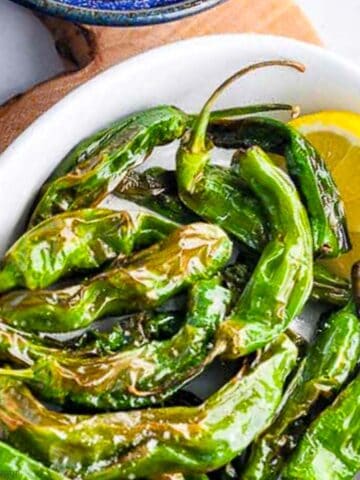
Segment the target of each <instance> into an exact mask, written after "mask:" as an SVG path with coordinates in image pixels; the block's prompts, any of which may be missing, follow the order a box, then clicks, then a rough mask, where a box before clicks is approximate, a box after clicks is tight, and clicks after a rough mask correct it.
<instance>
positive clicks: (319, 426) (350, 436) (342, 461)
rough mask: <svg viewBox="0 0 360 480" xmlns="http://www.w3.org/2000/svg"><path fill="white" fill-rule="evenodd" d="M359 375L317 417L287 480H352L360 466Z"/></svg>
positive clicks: (292, 461) (287, 470)
mask: <svg viewBox="0 0 360 480" xmlns="http://www.w3.org/2000/svg"><path fill="white" fill-rule="evenodd" d="M359 418H360V376H358V377H356V379H355V380H353V382H352V383H350V385H349V386H348V387H347V388H346V389H345V390H344V391H343V392H342V393H341V394H340V395H339V396H338V398H337V399H336V400H335V402H334V403H333V405H331V406H330V407H328V408H327V409H326V410H324V411H323V412H322V414H321V415H320V416H319V417H318V418H317V419H316V420H314V422H313V423H312V424H311V425H310V427H309V429H308V431H307V432H306V433H305V435H304V437H303V438H302V440H301V441H300V444H299V445H298V447H297V449H296V450H295V453H294V454H293V456H292V457H291V459H290V461H289V463H288V465H287V466H286V468H285V470H284V472H283V475H282V478H284V480H298V479H301V480H352V479H353V478H354V476H355V475H356V473H357V472H358V471H359V469H360V428H359Z"/></svg>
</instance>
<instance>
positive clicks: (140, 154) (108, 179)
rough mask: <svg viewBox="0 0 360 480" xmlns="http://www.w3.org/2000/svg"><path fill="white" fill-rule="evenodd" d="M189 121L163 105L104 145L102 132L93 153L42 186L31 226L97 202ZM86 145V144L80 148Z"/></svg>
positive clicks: (180, 132) (140, 116) (129, 123)
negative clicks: (62, 174)
mask: <svg viewBox="0 0 360 480" xmlns="http://www.w3.org/2000/svg"><path fill="white" fill-rule="evenodd" d="M187 123H188V116H187V115H186V114H184V113H183V112H181V110H178V109H177V108H175V107H169V106H160V107H154V108H150V109H148V110H146V111H144V112H141V113H139V114H137V115H133V116H132V117H131V118H130V119H128V120H127V124H126V126H125V127H124V128H120V129H115V133H114V134H112V135H110V138H109V141H107V142H106V146H104V147H103V148H100V147H101V141H100V140H99V138H100V137H101V134H99V135H100V136H99V138H98V141H97V144H98V145H99V148H97V147H95V148H91V146H90V145H88V146H87V152H92V154H91V153H90V154H89V156H88V158H87V160H85V161H83V162H81V163H78V164H77V165H76V167H75V168H74V169H73V170H71V171H70V172H69V173H67V174H65V175H64V176H62V177H58V178H57V179H55V180H53V181H50V182H49V183H48V184H46V185H45V186H44V187H43V189H42V192H41V195H40V200H39V202H38V203H37V205H36V208H35V210H34V212H33V215H32V217H31V220H30V226H34V225H36V224H38V223H39V222H41V221H43V220H45V219H47V218H49V217H52V216H53V215H56V214H57V213H62V212H66V211H69V210H79V209H80V208H87V207H94V206H96V205H98V204H99V203H100V202H101V200H102V199H103V198H104V197H105V196H106V195H107V194H108V193H109V192H111V191H112V190H113V189H114V188H115V187H116V185H117V184H118V183H119V182H120V181H121V179H122V178H124V176H125V175H126V173H127V171H128V170H130V169H132V168H135V167H136V166H138V165H140V164H141V163H142V162H143V161H144V160H145V159H146V158H147V157H148V156H149V155H150V153H151V151H152V150H153V148H154V147H156V146H158V145H165V144H167V143H169V142H172V141H173V140H176V139H177V138H180V137H181V136H182V135H183V134H184V132H185V129H186V126H187ZM83 148H84V145H82V146H81V147H80V150H83ZM77 154H78V153H75V155H77Z"/></svg>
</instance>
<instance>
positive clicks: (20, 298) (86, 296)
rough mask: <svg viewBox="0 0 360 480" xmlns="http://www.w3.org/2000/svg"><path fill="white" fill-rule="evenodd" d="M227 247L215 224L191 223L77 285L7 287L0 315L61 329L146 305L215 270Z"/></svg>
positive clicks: (25, 325) (15, 322)
mask: <svg viewBox="0 0 360 480" xmlns="http://www.w3.org/2000/svg"><path fill="white" fill-rule="evenodd" d="M231 252H232V243H231V241H230V240H229V238H228V237H227V235H226V234H225V233H224V232H223V231H222V230H221V229H220V228H219V227H217V226H215V225H209V224H204V223H195V224H192V225H188V226H186V227H181V228H179V229H177V230H175V231H174V232H173V233H172V234H170V235H169V236H168V237H167V238H165V239H164V240H163V241H161V242H159V243H157V244H155V245H153V246H151V247H149V248H147V249H145V250H142V251H141V252H139V253H137V254H135V255H134V256H132V257H131V258H130V259H129V260H128V261H127V263H126V265H122V266H119V267H117V265H114V267H113V268H112V269H111V270H109V271H107V272H105V273H102V274H100V275H97V276H95V277H93V278H91V279H89V280H87V281H85V282H84V283H82V284H78V285H73V286H70V287H67V288H64V289H60V290H39V291H35V292H28V291H14V292H10V293H8V294H7V295H5V296H3V297H1V298H0V316H2V317H3V318H4V320H5V321H6V322H7V323H9V324H11V325H12V326H14V327H17V328H21V329H23V330H27V331H29V330H30V331H31V330H37V331H42V332H66V331H70V330H76V329H79V328H83V327H86V326H87V325H90V324H91V323H92V322H94V321H95V320H96V319H99V318H102V317H104V316H105V315H112V314H116V315H118V314H123V313H130V312H134V311H139V310H149V309H152V308H155V307H157V306H159V305H161V304H163V303H164V302H165V301H166V300H168V299H169V298H170V297H172V296H173V295H175V294H176V293H178V292H180V291H182V290H183V289H184V288H186V287H187V286H189V285H190V284H192V283H193V282H195V281H197V280H200V279H201V278H207V277H210V276H212V275H214V274H215V273H217V271H218V270H219V269H221V268H222V267H224V266H225V264H226V263H227V261H228V260H229V258H230V256H231Z"/></svg>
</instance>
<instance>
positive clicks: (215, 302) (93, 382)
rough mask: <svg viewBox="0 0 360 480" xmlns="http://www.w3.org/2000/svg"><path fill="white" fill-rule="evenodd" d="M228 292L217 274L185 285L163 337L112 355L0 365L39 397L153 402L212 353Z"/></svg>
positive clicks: (120, 404)
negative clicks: (184, 305)
mask: <svg viewBox="0 0 360 480" xmlns="http://www.w3.org/2000/svg"><path fill="white" fill-rule="evenodd" d="M228 301H229V292H228V291H227V290H226V289H224V288H222V287H221V286H219V280H218V279H217V278H214V279H211V280H202V281H200V282H198V283H196V284H195V285H194V286H193V287H192V288H191V290H190V301H189V307H188V313H187V315H186V321H185V324H184V326H183V327H182V328H181V329H180V331H179V332H178V333H177V334H176V335H174V336H173V337H172V338H170V339H169V340H163V341H154V342H150V343H147V344H145V345H143V346H141V347H139V348H137V349H136V348H134V349H131V350H127V351H125V352H122V353H118V354H115V355H107V356H100V357H90V358H83V357H81V358H79V357H78V356H75V358H73V357H71V356H66V355H59V354H58V353H56V354H52V353H51V352H50V351H49V352H48V354H47V355H44V354H40V355H39V356H38V358H37V359H36V360H35V361H34V364H33V366H32V367H31V368H30V369H26V370H10V369H7V370H1V371H0V373H2V374H3V375H9V376H15V377H16V378H22V379H23V380H24V381H25V382H27V383H29V384H30V385H31V386H32V387H33V388H35V389H36V391H37V392H38V393H39V394H40V395H41V396H42V397H43V398H45V399H47V400H51V401H54V402H55V403H57V404H67V403H70V404H76V405H79V406H82V407H90V408H96V409H101V410H105V409H112V410H121V409H128V408H139V407H144V406H149V405H153V404H158V403H159V402H161V401H162V400H165V399H166V398H168V397H170V396H171V395H172V394H173V393H174V392H175V391H177V390H178V389H179V388H181V387H182V386H183V385H184V383H186V382H188V381H189V380H191V379H192V378H194V377H195V376H196V375H198V374H199V373H201V372H202V370H203V369H204V367H205V366H206V365H207V364H208V363H209V362H210V361H211V360H212V359H213V357H214V355H215V354H216V351H215V350H214V337H215V331H216V329H217V327H218V325H219V323H220V322H221V321H222V320H223V318H224V316H225V313H226V306H227V304H228Z"/></svg>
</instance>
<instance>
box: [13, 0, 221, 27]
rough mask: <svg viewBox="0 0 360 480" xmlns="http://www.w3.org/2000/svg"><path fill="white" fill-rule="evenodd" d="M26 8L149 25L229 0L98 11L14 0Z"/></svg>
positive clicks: (51, 1)
mask: <svg viewBox="0 0 360 480" xmlns="http://www.w3.org/2000/svg"><path fill="white" fill-rule="evenodd" d="M13 1H14V2H15V3H18V4H20V5H23V6H24V7H28V8H32V9H34V10H37V11H39V12H41V13H46V14H49V15H53V16H57V17H61V18H64V19H67V20H71V21H75V22H79V23H87V24H92V25H106V26H124V27H126V26H127V27H129V26H146V25H153V24H159V23H166V22H171V21H173V20H179V19H181V18H184V17H187V16H190V15H195V14H197V13H200V12H202V11H205V10H208V9H210V8H212V7H215V6H216V5H218V4H221V3H223V2H225V1H226V0H185V2H182V3H180V4H173V5H169V6H162V7H155V8H151V9H143V10H123V11H121V12H119V11H117V12H115V11H113V10H94V9H92V8H87V7H74V6H70V5H64V4H59V3H58V2H57V0H13Z"/></svg>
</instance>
